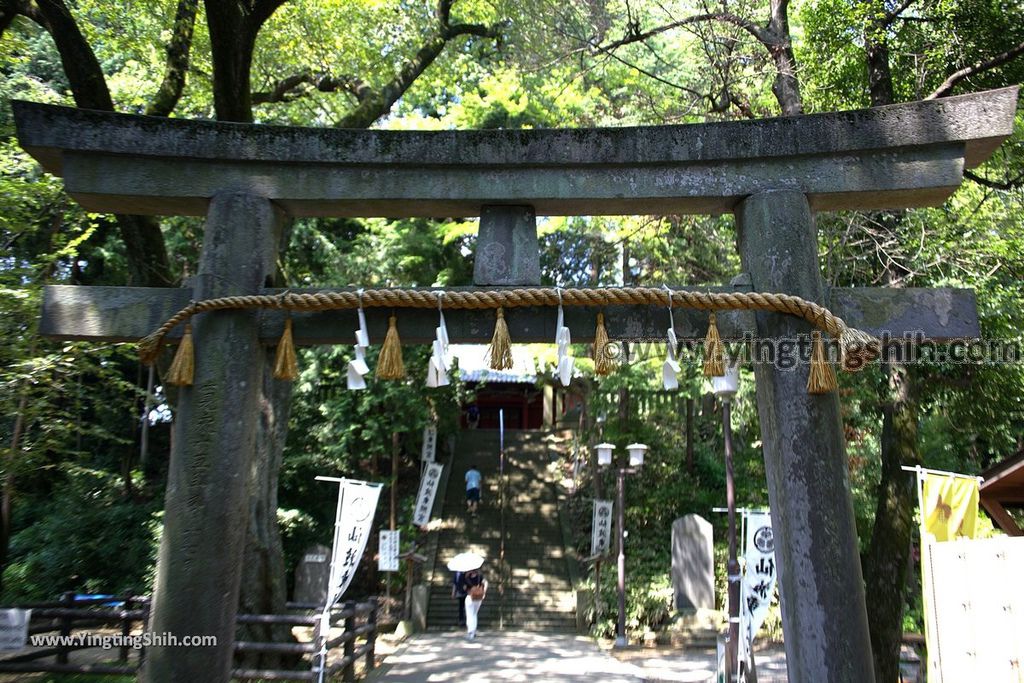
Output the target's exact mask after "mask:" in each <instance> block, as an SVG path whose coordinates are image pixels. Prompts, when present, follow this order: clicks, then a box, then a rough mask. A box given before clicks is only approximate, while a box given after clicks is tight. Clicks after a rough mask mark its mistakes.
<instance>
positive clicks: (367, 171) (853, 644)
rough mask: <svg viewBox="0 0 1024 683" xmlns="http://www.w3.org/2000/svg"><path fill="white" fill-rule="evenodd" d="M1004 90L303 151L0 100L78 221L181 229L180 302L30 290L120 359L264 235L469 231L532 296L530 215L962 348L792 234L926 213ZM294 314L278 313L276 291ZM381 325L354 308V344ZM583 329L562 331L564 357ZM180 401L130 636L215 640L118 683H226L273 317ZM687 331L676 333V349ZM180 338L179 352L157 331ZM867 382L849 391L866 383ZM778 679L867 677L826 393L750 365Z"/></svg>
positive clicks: (619, 320)
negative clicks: (704, 119) (719, 257)
mask: <svg viewBox="0 0 1024 683" xmlns="http://www.w3.org/2000/svg"><path fill="white" fill-rule="evenodd" d="M1016 102H1017V89H1016V88H1006V89H1002V90H993V91H988V92H983V93H977V94H973V95H964V96H959V97H949V98H944V99H938V100H931V101H926V102H912V103H908V104H899V105H893V106H888V107H880V108H874V109H865V110H860V111H854V112H838V113H825V114H814V115H808V116H795V117H782V118H774V119H764V120H755V121H738V122H727V123H711V124H700V125H680V126H655V127H641V128H607V129H582V130H528V131H436V132H408V131H401V132H399V131H365V130H358V131H357V130H333V129H303V128H282V127H273V126H260V125H249V124H232V123H218V122H210V121H189V120H182V119H157V118H147V117H141V116H131V115H122V114H112V113H105V112H94V111H85V110H78V109H69V108H64V107H56V106H50V105H42V104H33V103H27V102H14V103H13V108H14V115H15V121H16V124H17V131H18V139H19V141H20V143H21V145H22V147H24V148H25V149H26V150H27V151H28V152H29V153H31V154H32V155H33V156H34V157H35V158H36V159H37V160H38V161H39V162H40V164H42V166H43V167H44V168H45V169H46V170H47V171H49V172H51V173H53V174H55V175H58V176H62V177H63V178H64V183H65V187H66V189H67V192H68V193H69V194H70V195H71V196H72V197H73V198H74V199H76V200H77V201H78V202H79V203H80V204H81V205H82V206H83V207H84V208H86V209H87V210H90V211H99V212H117V213H130V214H153V215H205V216H206V217H207V222H206V229H205V232H204V238H203V248H202V253H201V256H200V264H199V272H198V274H197V275H196V276H195V277H194V278H192V279H191V281H190V283H189V284H188V286H186V287H182V288H180V289H145V288H130V287H66V286H65V287H60V286H57V287H48V288H47V290H46V292H45V303H44V310H43V314H42V316H43V317H42V322H41V326H40V330H41V333H42V334H44V335H46V336H49V337H52V338H56V339H69V340H70V339H74V340H95V341H103V342H109V341H136V340H138V339H139V338H141V337H143V336H145V335H147V334H149V333H150V332H152V331H153V330H154V329H155V328H156V327H158V326H159V325H160V324H161V323H163V322H164V320H166V319H167V318H168V317H169V316H170V315H171V314H173V313H174V312H176V311H178V310H179V309H181V308H182V307H184V306H186V305H187V304H188V303H189V302H190V301H192V300H201V299H205V298H211V297H218V296H226V295H241V294H259V293H264V292H266V291H269V290H266V289H265V288H264V284H265V282H266V281H267V277H268V276H269V275H271V274H272V270H273V264H274V261H275V258H276V256H277V253H278V249H279V242H280V234H281V226H282V224H283V223H284V221H286V220H288V219H289V218H292V217H299V216H362V217H371V216H388V217H411V216H421V217H472V216H480V217H481V222H480V238H479V241H478V245H477V260H476V264H475V273H474V276H475V282H476V284H477V285H481V286H483V285H486V286H489V287H492V288H493V287H497V286H513V285H518V286H526V285H537V284H539V278H540V269H539V265H538V263H539V262H538V254H537V235H536V216H537V215H542V216H543V215H610V214H615V215H637V214H642V215H647V214H682V213H690V214H694V213H703V214H722V213H733V214H735V216H736V222H737V234H738V248H739V253H740V257H741V262H742V265H743V270H744V273H741V274H740V275H739V276H738V277H737V278H735V279H734V280H733V282H732V283H731V284H730V285H729V286H727V287H725V288H701V289H702V291H704V290H711V291H714V290H716V289H717V290H719V291H722V290H735V291H747V292H751V291H753V292H782V293H787V294H794V295H799V296H801V297H803V298H805V299H808V300H812V301H815V302H817V303H820V304H823V305H825V306H826V307H828V308H830V309H831V310H832V311H833V312H835V313H836V314H837V315H839V316H840V317H842V318H843V319H844V320H845V321H846V322H847V323H848V324H850V325H851V326H854V327H858V328H860V329H862V330H865V331H867V332H870V333H872V334H874V335H876V336H881V335H883V334H889V335H891V336H892V337H894V338H897V339H899V338H902V337H903V336H904V335H905V334H913V333H918V334H919V336H920V335H923V336H924V337H925V338H928V339H932V340H936V341H942V340H948V339H957V338H971V337H977V336H978V333H979V332H978V319H977V311H976V307H975V302H974V295H973V292H971V291H968V290H957V289H898V290H897V289H885V288H858V289H853V288H849V289H829V288H828V287H827V286H826V284H825V283H824V282H823V280H822V277H821V272H820V271H821V265H820V259H819V255H818V251H817V233H816V228H815V220H814V215H815V213H817V212H822V211H834V210H843V209H858V210H876V209H878V210H881V209H898V208H909V207H919V206H934V205H938V204H941V203H942V202H943V201H944V200H945V199H946V198H947V197H948V196H949V195H950V194H951V193H952V192H953V191H954V190H955V189H956V188H957V187H958V186H959V185H960V184H961V182H962V181H963V171H964V169H965V168H972V167H975V166H977V165H978V164H980V163H982V162H983V161H984V160H986V159H987V158H988V157H989V156H990V155H991V154H992V152H993V151H994V150H995V149H996V147H998V145H999V144H1000V143H1001V142H1002V141H1003V140H1004V139H1006V138H1007V137H1008V136H1009V135H1010V134H1011V133H1012V129H1013V121H1014V114H1015V111H1016ZM293 291H294V290H293ZM602 311H603V312H604V314H605V321H606V325H607V331H608V334H609V336H610V337H611V338H612V339H613V340H627V341H628V340H638V339H646V340H651V339H663V338H664V329H665V325H664V323H665V311H664V310H663V309H661V308H658V307H646V306H610V307H605V308H603V309H602ZM389 313H390V311H389V310H382V309H367V311H366V314H367V319H368V321H367V322H368V328H369V333H370V337H371V340H372V341H373V342H374V343H380V341H381V340H382V339H383V337H384V333H385V331H386V329H387V317H388V314H389ZM597 313H598V311H597V309H595V308H586V307H571V308H566V311H565V324H566V326H568V327H570V328H571V329H572V336H573V341H574V342H577V343H579V342H588V341H591V340H592V336H593V330H594V329H595V324H594V321H595V318H596V315H597ZM292 317H293V320H294V339H295V343H297V344H327V343H341V344H351V343H352V330H353V329H355V328H356V327H357V324H356V314H355V311H351V310H346V311H331V312H320V313H302V314H293V316H292ZM446 318H447V324H448V333H449V337H450V339H451V341H452V342H462V343H466V342H486V341H487V340H488V339H490V335H491V332H492V330H493V317H492V316H491V315H489V314H481V312H480V311H471V310H452V311H446ZM506 318H507V322H508V326H509V330H510V333H511V338H512V340H514V341H515V342H523V343H527V342H550V341H552V340H553V339H554V336H555V335H554V332H555V330H554V326H555V321H554V316H553V315H552V313H551V311H550V309H545V308H529V307H527V308H516V309H512V310H509V311H507V312H506ZM193 322H194V339H195V345H196V365H195V378H194V383H193V385H192V386H191V387H186V388H183V389H182V390H181V391H180V394H179V400H178V405H177V406H176V415H175V424H174V430H175V432H174V438H173V451H172V453H171V461H170V469H169V474H168V486H167V498H166V511H165V516H164V532H163V537H162V542H161V547H160V556H159V563H158V569H157V583H156V590H155V595H154V601H153V616H152V622H151V624H150V629H151V630H153V631H157V632H171V633H174V634H176V635H177V636H179V637H181V636H185V635H215V636H217V637H218V645H217V647H215V648H192V649H189V648H175V647H169V646H168V647H157V648H152V649H150V650H149V651H148V653H147V660H146V665H145V669H144V671H143V674H142V680H144V681H151V682H157V681H159V682H164V681H166V682H168V683H169V682H170V681H179V680H206V681H225V682H226V681H228V680H229V679H230V676H231V667H232V653H233V642H234V632H235V614H236V609H237V602H238V593H239V582H240V577H241V562H242V557H243V544H244V539H245V528H246V524H247V514H248V505H247V500H248V496H249V491H248V490H247V473H248V471H249V463H250V461H251V458H252V455H253V448H254V439H253V435H254V434H255V432H256V423H257V416H258V402H259V400H260V393H261V391H263V390H264V389H263V383H262V379H261V378H262V376H263V363H264V362H265V361H264V357H265V356H266V354H265V352H264V349H265V347H266V346H268V345H272V344H274V343H276V341H277V339H278V338H279V337H280V336H281V332H282V327H283V324H284V315H283V314H282V312H280V311H261V312H254V311H218V312H213V313H207V314H202V315H199V316H196V318H195V319H194V321H193ZM399 324H400V327H401V335H402V339H403V341H404V342H405V343H430V341H431V340H432V339H433V336H434V328H435V325H436V311H431V310H429V309H409V310H405V311H402V315H401V320H400V323H399ZM707 324H708V314H707V313H706V312H700V311H692V310H691V311H687V310H679V311H677V313H676V322H675V327H676V334H677V335H678V337H679V338H680V339H687V338H688V339H699V338H701V337H702V336H703V334H704V330H705V329H707ZM718 325H719V329H720V331H721V335H722V337H723V338H725V339H740V338H742V337H743V335H744V333H746V334H748V335H753V336H754V337H755V338H761V339H766V338H780V337H795V336H796V335H798V334H806V333H807V332H808V330H809V329H810V327H809V325H808V324H807V323H806V322H804V321H802V320H799V319H796V318H793V317H791V316H785V315H781V314H777V313H757V314H752V313H743V312H735V313H730V314H720V315H719V320H718ZM175 334H180V329H179V330H177V331H176V332H175ZM869 371H870V370H869ZM754 372H755V377H756V382H757V403H758V412H759V415H760V423H761V430H762V437H763V444H764V446H763V448H764V458H765V465H766V471H767V476H768V491H769V502H770V505H771V510H772V523H773V528H774V531H775V535H776V548H777V557H778V562H779V581H780V594H781V598H782V614H783V629H784V632H785V640H786V656H787V666H788V669H789V678H790V680H791V681H794V682H808V683H811V682H814V683H816V682H818V681H826V680H832V681H839V680H847V681H849V680H857V681H870V680H871V679H872V676H873V674H872V671H873V667H872V662H871V645H870V640H869V637H868V627H867V617H866V610H865V602H864V600H865V598H864V588H863V583H862V577H861V568H860V559H859V556H858V552H857V536H856V529H855V526H854V517H853V505H852V501H851V497H850V492H849V479H848V472H847V460H846V456H845V450H844V442H843V432H842V429H841V424H840V413H839V399H838V397H837V396H836V394H835V392H833V393H830V394H823V395H809V394H808V393H807V392H806V390H805V384H806V381H807V375H808V368H807V366H806V365H802V366H798V367H797V368H796V369H794V370H790V371H785V370H781V369H779V368H777V367H775V366H774V365H772V364H756V365H755V371H754Z"/></svg>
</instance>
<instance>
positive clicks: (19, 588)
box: [3, 463, 162, 603]
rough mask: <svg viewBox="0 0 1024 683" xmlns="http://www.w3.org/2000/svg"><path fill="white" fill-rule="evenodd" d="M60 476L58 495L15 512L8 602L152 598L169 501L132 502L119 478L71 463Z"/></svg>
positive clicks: (28, 503)
mask: <svg viewBox="0 0 1024 683" xmlns="http://www.w3.org/2000/svg"><path fill="white" fill-rule="evenodd" d="M57 474H58V475H59V478H58V480H59V485H58V486H55V488H54V492H53V494H52V495H50V496H45V497H43V496H41V497H39V498H36V499H33V500H30V501H26V502H24V503H23V504H22V505H20V506H18V508H16V525H17V527H18V528H20V531H18V532H17V533H16V534H15V535H14V537H13V539H12V541H11V561H10V562H9V563H8V565H7V567H6V568H5V570H4V575H3V579H4V592H3V600H4V602H7V603H19V602H25V601H33V600H47V599H49V600H52V599H53V598H54V597H55V596H56V595H57V594H59V593H61V592H63V591H79V592H88V593H97V592H99V593H108V592H109V593H115V594H125V593H129V592H131V593H135V594H142V593H145V592H147V591H148V590H149V589H150V588H151V584H152V576H151V569H152V567H153V562H154V560H155V558H156V547H157V545H158V535H159V530H160V522H159V510H160V509H161V508H162V505H161V503H162V500H160V499H156V500H153V501H150V502H148V503H145V504H142V503H138V502H134V501H131V500H129V499H125V498H124V497H123V496H121V495H120V494H119V486H118V483H117V480H116V476H114V475H111V474H109V473H107V472H104V471H102V470H97V469H88V468H85V467H79V466H75V465H73V464H70V463H69V464H66V465H64V466H62V467H61V470H60V472H59V473H57ZM29 521H31V523H30V524H26V522H29Z"/></svg>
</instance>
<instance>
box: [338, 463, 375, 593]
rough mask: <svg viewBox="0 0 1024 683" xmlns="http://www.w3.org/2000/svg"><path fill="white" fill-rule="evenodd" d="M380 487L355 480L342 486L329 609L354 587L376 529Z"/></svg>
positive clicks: (340, 486)
mask: <svg viewBox="0 0 1024 683" xmlns="http://www.w3.org/2000/svg"><path fill="white" fill-rule="evenodd" d="M382 487H383V486H382V485H381V484H371V483H369V482H365V481H356V480H354V479H343V480H341V481H340V482H339V488H340V492H339V496H340V499H341V500H340V503H339V506H338V515H337V518H336V520H335V527H334V548H333V550H332V551H331V580H330V584H329V591H328V601H327V604H328V605H333V604H334V603H335V602H337V601H338V600H340V599H341V596H343V595H344V594H345V591H346V590H347V589H348V585H349V584H350V583H352V576H353V575H354V574H355V569H356V567H357V566H359V560H360V558H362V556H363V551H364V550H366V541H367V539H368V538H369V536H370V527H371V526H373V513H374V512H375V511H376V510H377V500H378V498H379V497H380V490H381V488H382Z"/></svg>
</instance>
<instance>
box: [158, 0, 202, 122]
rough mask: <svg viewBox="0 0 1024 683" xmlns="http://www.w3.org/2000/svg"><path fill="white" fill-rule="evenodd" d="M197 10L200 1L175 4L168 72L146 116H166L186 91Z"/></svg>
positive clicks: (180, 1) (169, 45)
mask: <svg viewBox="0 0 1024 683" xmlns="http://www.w3.org/2000/svg"><path fill="white" fill-rule="evenodd" d="M198 9H199V0H178V9H177V11H176V12H175V15H174V27H173V28H172V29H171V39H170V41H168V43H167V48H166V52H167V69H166V70H165V71H164V80H163V82H162V83H161V84H160V88H159V89H158V90H157V91H156V95H155V96H154V97H153V101H152V102H150V103H149V106H148V107H146V115H147V116H168V115H170V113H171V112H172V111H174V108H175V107H176V106H177V105H178V100H179V99H180V98H181V91H182V90H184V88H185V76H186V75H187V74H188V62H189V53H190V51H191V49H192V32H193V29H194V28H195V25H196V12H197V11H198Z"/></svg>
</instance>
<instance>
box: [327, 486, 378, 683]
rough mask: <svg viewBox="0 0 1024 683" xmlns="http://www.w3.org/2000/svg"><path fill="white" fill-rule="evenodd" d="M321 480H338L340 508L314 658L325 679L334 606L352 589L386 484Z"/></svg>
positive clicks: (335, 525)
mask: <svg viewBox="0 0 1024 683" xmlns="http://www.w3.org/2000/svg"><path fill="white" fill-rule="evenodd" d="M317 480H318V481H332V482H337V483H338V508H337V511H336V512H335V515H334V542H333V545H332V547H331V575H330V579H329V580H328V582H327V602H326V603H324V609H323V611H322V612H321V613H320V628H319V631H318V633H317V640H318V642H319V650H318V652H317V654H316V656H315V657H314V658H313V661H312V664H311V666H312V671H313V673H315V674H317V680H319V681H320V682H321V683H323V680H324V676H325V674H326V671H327V666H326V664H327V636H328V634H329V632H330V630H331V607H332V606H333V605H334V603H336V602H337V601H338V600H340V599H341V596H342V595H344V594H345V591H346V590H348V586H349V584H350V583H352V577H353V576H354V575H355V570H356V567H358V566H359V560H360V559H361V558H362V556H363V551H364V550H366V540H367V539H368V538H369V536H370V528H371V527H372V526H373V513H374V512H375V511H376V510H377V501H378V499H379V498H380V490H381V489H382V488H383V484H372V483H370V482H367V481H357V480H355V479H338V478H335V477H317Z"/></svg>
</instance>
